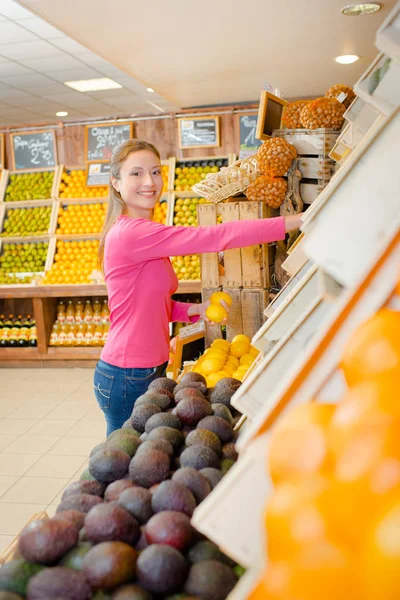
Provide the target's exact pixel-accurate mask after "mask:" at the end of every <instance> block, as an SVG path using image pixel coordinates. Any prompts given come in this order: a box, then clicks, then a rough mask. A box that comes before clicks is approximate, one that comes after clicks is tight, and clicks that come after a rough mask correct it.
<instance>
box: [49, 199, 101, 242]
mask: <svg viewBox="0 0 400 600" xmlns="http://www.w3.org/2000/svg"><path fill="white" fill-rule="evenodd" d="M107 207H108V204H107V203H106V202H102V203H101V204H100V203H99V202H95V203H92V204H68V206H63V207H61V208H60V212H59V214H58V219H57V224H58V227H57V231H56V233H59V234H65V235H69V234H71V233H72V234H76V233H77V234H81V233H100V232H101V230H102V229H103V225H104V218H105V214H106V211H107Z"/></svg>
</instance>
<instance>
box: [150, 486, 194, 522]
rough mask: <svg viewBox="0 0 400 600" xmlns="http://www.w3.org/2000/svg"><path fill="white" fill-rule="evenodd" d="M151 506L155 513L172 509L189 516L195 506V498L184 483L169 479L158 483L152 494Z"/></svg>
mask: <svg viewBox="0 0 400 600" xmlns="http://www.w3.org/2000/svg"><path fill="white" fill-rule="evenodd" d="M151 506H152V508H153V511H154V512H155V513H158V512H161V511H163V510H172V511H177V512H182V513H184V514H186V515H189V517H191V516H192V514H193V513H194V509H195V508H196V500H195V498H194V496H193V494H192V492H191V491H190V490H189V488H188V487H186V485H184V484H183V483H179V482H178V481H172V480H170V481H163V482H162V483H160V485H159V486H158V488H157V489H156V491H155V492H154V494H153V497H152V500H151Z"/></svg>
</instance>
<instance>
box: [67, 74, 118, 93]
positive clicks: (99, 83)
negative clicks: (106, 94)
mask: <svg viewBox="0 0 400 600" xmlns="http://www.w3.org/2000/svg"><path fill="white" fill-rule="evenodd" d="M64 83H65V85H67V86H68V87H71V88H72V89H74V90H77V91H78V92H95V91H100V90H111V89H116V88H122V85H121V84H120V83H117V82H116V81H113V80H112V79H109V78H108V77H103V78H97V79H86V80H80V81H64Z"/></svg>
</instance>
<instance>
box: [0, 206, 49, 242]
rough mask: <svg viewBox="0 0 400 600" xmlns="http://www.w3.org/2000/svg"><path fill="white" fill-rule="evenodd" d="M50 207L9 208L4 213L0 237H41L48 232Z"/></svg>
mask: <svg viewBox="0 0 400 600" xmlns="http://www.w3.org/2000/svg"><path fill="white" fill-rule="evenodd" d="M51 211H52V206H36V207H34V208H12V209H11V208H10V209H9V210H8V211H7V212H6V217H5V219H4V224H3V229H4V231H3V233H1V234H0V235H1V237H13V236H27V235H41V234H46V233H48V231H49V226H50V218H51Z"/></svg>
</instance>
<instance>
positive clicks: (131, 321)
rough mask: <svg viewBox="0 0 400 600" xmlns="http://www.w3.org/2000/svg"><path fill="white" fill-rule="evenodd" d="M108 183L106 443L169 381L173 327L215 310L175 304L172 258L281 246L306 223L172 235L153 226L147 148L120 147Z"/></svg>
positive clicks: (157, 173) (101, 398) (153, 179)
mask: <svg viewBox="0 0 400 600" xmlns="http://www.w3.org/2000/svg"><path fill="white" fill-rule="evenodd" d="M110 179H111V185H110V203H109V207H108V212H107V216H106V220H105V225H104V230H103V236H102V239H101V242H100V261H101V264H102V267H103V270H104V275H105V280H106V284H107V290H108V298H109V307H110V310H111V314H110V322H111V326H110V329H109V333H108V339H107V342H106V344H105V346H104V348H103V351H102V354H101V360H100V361H99V362H98V364H97V366H96V369H95V374H94V389H95V395H96V399H97V402H98V404H99V406H100V408H101V409H102V410H103V412H104V415H105V418H106V421H107V435H110V433H112V432H113V431H114V430H115V429H119V428H120V427H121V426H122V425H123V423H124V421H125V420H126V419H128V418H129V417H130V415H131V412H132V409H133V406H134V404H135V401H136V399H137V398H138V397H139V396H140V395H142V394H144V393H145V392H146V390H147V388H148V386H149V384H150V382H151V381H153V379H155V378H156V377H160V376H162V375H164V374H165V369H166V366H167V364H168V356H169V323H170V322H173V321H178V322H185V323H190V322H192V323H193V322H195V321H197V320H198V319H199V318H200V317H204V316H205V310H206V308H207V306H208V305H209V303H208V302H206V303H203V304H187V303H182V302H175V301H174V300H172V299H171V296H172V295H173V294H174V293H175V292H176V289H177V287H178V279H177V277H176V275H175V273H174V271H173V269H172V266H171V262H170V260H169V257H170V256H182V255H185V254H200V253H202V252H218V251H222V250H227V249H230V248H239V247H243V246H250V245H252V244H260V243H267V242H272V241H276V240H281V239H284V237H285V233H286V232H287V231H290V230H292V229H296V228H298V227H299V226H300V225H301V218H300V216H295V217H287V218H284V217H278V218H275V219H263V220H256V221H237V222H231V223H224V224H221V225H215V226H212V227H167V226H165V225H161V224H159V223H155V222H153V221H152V220H151V217H152V211H153V208H154V206H155V204H156V203H157V201H158V200H159V199H160V196H161V194H162V188H163V180H162V174H161V165H160V155H159V152H158V151H157V149H156V148H155V147H154V146H153V145H152V144H149V143H147V142H142V141H138V140H128V141H126V142H124V143H123V144H121V145H120V146H118V147H117V148H116V149H115V151H114V153H113V156H112V158H111V166H110ZM225 307H226V308H228V307H227V306H226V305H225Z"/></svg>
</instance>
